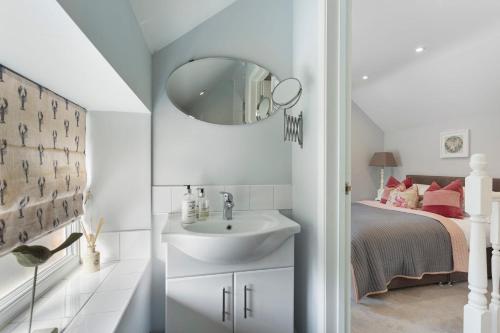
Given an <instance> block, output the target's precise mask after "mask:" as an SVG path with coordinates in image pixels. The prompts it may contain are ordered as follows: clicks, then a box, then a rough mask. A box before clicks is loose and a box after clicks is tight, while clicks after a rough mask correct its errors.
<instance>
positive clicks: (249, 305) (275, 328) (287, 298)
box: [234, 268, 293, 333]
mask: <svg viewBox="0 0 500 333" xmlns="http://www.w3.org/2000/svg"><path fill="white" fill-rule="evenodd" d="M234 293H235V296H234V332H235V333H257V332H272V333H292V332H293V268H281V269H268V270H262V271H251V272H239V273H235V274H234Z"/></svg>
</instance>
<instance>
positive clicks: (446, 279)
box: [351, 175, 500, 301]
mask: <svg viewBox="0 0 500 333" xmlns="http://www.w3.org/2000/svg"><path fill="white" fill-rule="evenodd" d="M408 177H411V178H412V179H413V182H414V183H417V184H430V183H431V182H432V181H436V182H437V183H438V184H439V185H441V186H445V185H446V184H448V183H450V182H451V181H453V180H455V179H460V180H461V181H462V183H463V182H464V178H460V177H443V176H422V175H408ZM493 190H494V191H500V179H494V181H493ZM434 215H435V214H434ZM351 220H352V222H351V228H352V239H351V266H352V270H353V274H352V275H353V296H354V298H355V300H356V301H359V300H360V299H361V298H362V297H364V296H368V295H373V294H379V293H383V292H386V291H387V290H390V289H397V288H405V287H412V286H419V285H428V284H434V283H452V282H462V281H467V259H468V241H469V239H468V238H469V228H470V222H469V221H468V220H467V218H465V219H463V220H457V219H449V218H443V217H441V216H439V215H438V216H433V214H427V213H425V212H418V211H408V210H405V209H402V208H389V209H387V207H386V206H385V205H382V204H379V203H376V202H361V203H353V205H352V211H351ZM488 229H489V228H488ZM485 251H486V252H487V256H488V258H490V257H491V251H492V249H491V245H488V247H487V248H486V249H485ZM488 262H490V260H488ZM490 271H491V269H490V267H488V275H490Z"/></svg>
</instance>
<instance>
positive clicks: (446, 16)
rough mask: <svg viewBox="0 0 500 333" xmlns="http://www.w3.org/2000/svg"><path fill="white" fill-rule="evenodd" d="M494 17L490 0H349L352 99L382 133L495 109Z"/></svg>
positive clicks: (497, 29)
mask: <svg viewBox="0 0 500 333" xmlns="http://www.w3.org/2000/svg"><path fill="white" fill-rule="evenodd" d="M499 18H500V2H499V1H496V0H476V1H469V0H418V1H417V0H378V1H372V0H353V37H352V38H353V50H352V53H353V57H352V83H353V91H352V96H353V100H354V101H355V102H356V103H357V104H358V105H359V106H360V107H361V108H362V109H363V111H365V113H366V114H367V115H368V116H369V117H370V118H372V120H373V121H374V122H375V123H376V124H377V125H378V126H379V127H380V128H382V129H383V130H384V131H390V130H392V129H401V128H405V127H415V126H419V125H423V124H426V123H430V122H435V121H438V120H445V119H446V118H447V117H456V116H460V115H470V114H474V113H488V112H500V93H499V92H500V61H498V59H500V21H499ZM418 46H424V47H425V51H424V52H422V53H416V52H415V48H416V47H418ZM364 75H367V76H368V77H369V79H368V80H362V77H363V76H364Z"/></svg>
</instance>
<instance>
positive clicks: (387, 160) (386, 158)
mask: <svg viewBox="0 0 500 333" xmlns="http://www.w3.org/2000/svg"><path fill="white" fill-rule="evenodd" d="M369 165H370V166H377V167H395V166H397V165H398V164H397V163H396V159H395V158H394V155H393V154H392V153H390V152H378V153H375V154H373V157H372V159H371V160H370V164H369Z"/></svg>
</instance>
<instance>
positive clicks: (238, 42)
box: [153, 0, 292, 185]
mask: <svg viewBox="0 0 500 333" xmlns="http://www.w3.org/2000/svg"><path fill="white" fill-rule="evenodd" d="M209 56H226V57H234V58H241V59H246V60H250V61H252V62H255V63H256V64H259V65H262V66H263V67H265V68H267V69H269V70H271V71H272V72H274V73H275V74H277V75H278V76H279V77H280V78H286V77H289V76H291V75H292V2H291V1H289V0H272V1H269V0H240V1H238V2H236V3H235V4H233V5H231V6H229V7H228V8H226V9H225V10H223V11H222V12H220V13H219V14H217V15H215V16H213V17H212V18H210V19H209V20H207V21H205V22H204V23H203V24H201V25H200V26H198V27H197V28H195V29H194V30H192V31H191V32H189V33H187V34H186V35H184V36H182V37H181V38H179V39H178V40H176V41H175V42H173V43H172V44H170V45H169V46H167V47H165V48H164V49H162V50H160V51H158V52H157V53H155V54H154V56H153V69H154V70H153V90H154V91H153V96H154V97H153V107H154V112H153V185H172V184H179V185H182V184H189V183H191V184H243V185H244V184H280V183H284V184H289V183H291V169H292V166H291V148H290V143H285V142H283V137H282V136H283V115H282V113H281V112H280V113H279V114H275V115H274V116H272V117H271V118H270V119H268V120H266V121H264V122H262V123H257V124H252V125H246V126H245V125H243V126H223V125H214V124H208V123H204V122H201V121H198V120H194V119H189V118H187V116H186V115H184V114H183V113H181V112H180V111H179V110H177V109H176V108H175V107H174V106H173V105H172V103H171V102H170V100H169V99H168V97H167V95H166V93H165V91H166V90H165V84H166V81H167V78H168V76H169V74H170V73H171V72H172V71H173V70H174V69H175V68H177V67H178V66H180V65H181V64H184V63H186V62H187V61H189V60H190V59H193V58H202V57H209Z"/></svg>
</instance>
